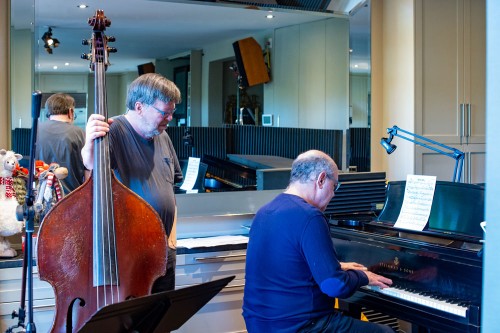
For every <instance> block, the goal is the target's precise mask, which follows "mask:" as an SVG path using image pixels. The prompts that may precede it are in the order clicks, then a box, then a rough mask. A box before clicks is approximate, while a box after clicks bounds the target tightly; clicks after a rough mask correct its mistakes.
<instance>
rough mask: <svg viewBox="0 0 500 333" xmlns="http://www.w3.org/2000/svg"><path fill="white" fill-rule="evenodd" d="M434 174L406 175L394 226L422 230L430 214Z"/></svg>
mask: <svg viewBox="0 0 500 333" xmlns="http://www.w3.org/2000/svg"><path fill="white" fill-rule="evenodd" d="M435 188H436V176H421V175H408V176H407V177H406V187H405V196H404V199H403V206H402V207H401V212H400V213H399V217H398V220H397V221H396V223H395V224H394V227H396V228H401V229H409V230H417V231H422V230H424V228H425V225H426V224H427V221H428V220H429V215H430V214H431V207H432V199H433V198H434V189H435Z"/></svg>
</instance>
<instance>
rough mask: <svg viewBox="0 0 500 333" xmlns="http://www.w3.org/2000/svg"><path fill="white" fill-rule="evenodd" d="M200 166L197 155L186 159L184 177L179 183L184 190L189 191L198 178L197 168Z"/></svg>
mask: <svg viewBox="0 0 500 333" xmlns="http://www.w3.org/2000/svg"><path fill="white" fill-rule="evenodd" d="M199 168H200V159H199V158H197V157H190V158H189V161H188V166H187V169H186V178H185V179H184V182H183V183H182V185H181V189H182V190H185V191H191V190H192V189H193V186H194V184H195V183H196V179H197V178H198V170H199Z"/></svg>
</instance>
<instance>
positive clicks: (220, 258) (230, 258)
mask: <svg viewBox="0 0 500 333" xmlns="http://www.w3.org/2000/svg"><path fill="white" fill-rule="evenodd" d="M246 257H247V255H246V254H230V255H227V256H214V257H201V258H194V260H195V261H198V262H224V261H235V260H245V259H246Z"/></svg>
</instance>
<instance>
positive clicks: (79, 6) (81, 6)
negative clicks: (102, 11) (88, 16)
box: [76, 3, 89, 9]
mask: <svg viewBox="0 0 500 333" xmlns="http://www.w3.org/2000/svg"><path fill="white" fill-rule="evenodd" d="M76 6H77V7H78V8H80V9H85V8H88V7H89V6H88V5H86V4H83V3H82V4H79V5H76Z"/></svg>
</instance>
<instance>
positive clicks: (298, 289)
mask: <svg viewBox="0 0 500 333" xmlns="http://www.w3.org/2000/svg"><path fill="white" fill-rule="evenodd" d="M338 186H339V184H338V168H337V165H336V164H335V162H334V161H333V160H332V159H331V158H330V157H329V156H328V155H327V154H325V153H323V152H321V151H317V150H310V151H307V152H305V153H303V154H301V155H299V156H298V157H297V158H296V159H295V161H294V162H293V164H292V171H291V176H290V183H289V185H288V188H287V189H286V190H285V192H284V193H282V194H280V195H278V196H277V197H276V198H275V199H274V200H273V201H271V202H270V203H268V204H267V205H265V206H263V207H262V208H261V209H260V210H259V211H258V212H257V214H256V216H255V218H254V221H253V223H252V227H251V230H250V239H249V242H248V249H247V259H246V277H245V279H246V281H245V294H244V298H243V316H244V318H245V323H246V326H247V330H248V332H249V333H266V332H270V333H278V332H279V333H285V332H286V333H288V332H290V333H291V332H303V333H305V332H336V333H341V332H360V333H361V332H363V333H370V332H394V331H393V330H392V328H390V327H389V326H385V325H380V324H375V323H369V322H363V321H360V320H357V319H354V318H351V317H347V316H343V315H342V314H340V313H339V312H336V311H335V310H334V298H336V297H338V298H346V297H349V296H350V295H352V294H353V293H354V292H355V291H356V290H357V289H358V288H359V287H361V286H364V285H372V286H378V287H380V288H385V287H388V286H389V285H391V284H392V281H391V280H390V279H388V278H385V277H383V276H380V275H377V274H375V273H372V272H370V271H368V270H367V269H366V267H364V266H363V265H361V264H357V263H340V262H339V261H338V259H337V256H336V253H335V249H334V247H333V243H332V239H331V237H330V232H329V228H328V223H327V221H326V218H325V217H324V215H323V211H324V210H325V209H326V207H327V205H328V203H329V202H330V200H331V199H332V198H333V196H334V191H335V190H336V188H337V187H338Z"/></svg>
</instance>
